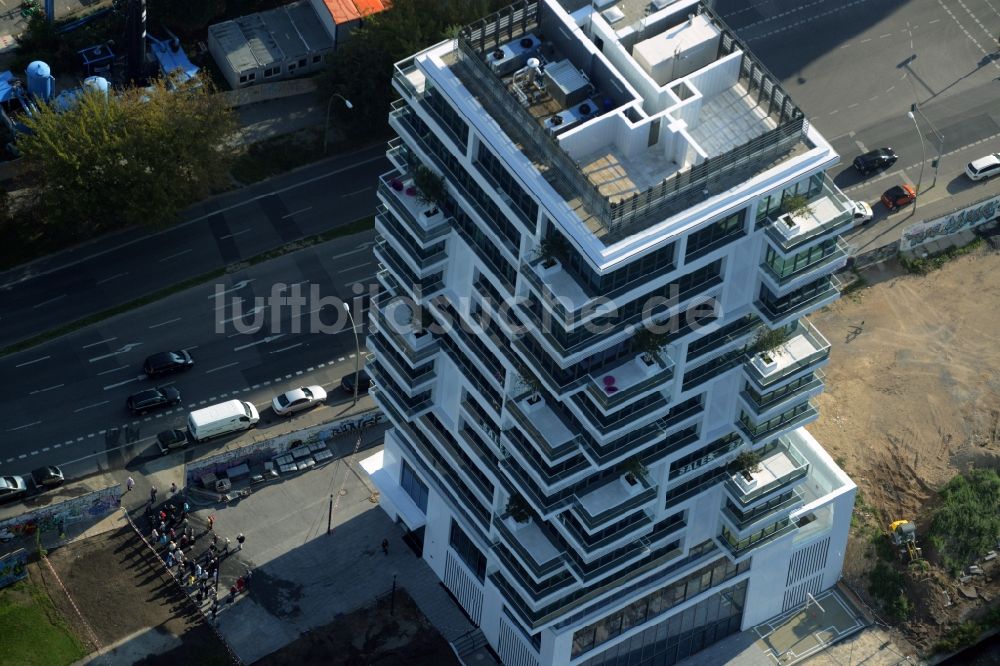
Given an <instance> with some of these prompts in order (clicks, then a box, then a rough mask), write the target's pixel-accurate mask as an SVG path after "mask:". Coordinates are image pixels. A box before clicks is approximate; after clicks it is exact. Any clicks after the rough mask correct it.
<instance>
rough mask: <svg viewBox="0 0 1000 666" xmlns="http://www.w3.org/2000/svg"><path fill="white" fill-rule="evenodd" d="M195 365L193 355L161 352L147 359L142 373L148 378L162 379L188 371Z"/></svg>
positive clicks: (181, 351) (180, 352) (181, 352)
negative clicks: (165, 376)
mask: <svg viewBox="0 0 1000 666" xmlns="http://www.w3.org/2000/svg"><path fill="white" fill-rule="evenodd" d="M193 365H194V359H193V358H191V354H190V353H188V352H186V351H184V350H183V349H181V350H180V351H168V352H160V353H159V354H153V355H152V356H150V357H149V358H147V359H146V360H145V361H144V362H143V364H142V371H143V372H145V373H146V376H147V377H162V376H163V375H169V374H172V373H174V372H180V371H181V370H187V369H188V368H190V367H192V366H193Z"/></svg>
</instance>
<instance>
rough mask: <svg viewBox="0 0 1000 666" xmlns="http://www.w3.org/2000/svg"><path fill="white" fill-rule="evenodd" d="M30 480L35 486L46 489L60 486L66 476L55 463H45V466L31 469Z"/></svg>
mask: <svg viewBox="0 0 1000 666" xmlns="http://www.w3.org/2000/svg"><path fill="white" fill-rule="evenodd" d="M31 480H32V481H34V482H35V485H36V486H37V487H39V488H41V489H43V490H47V489H49V488H55V487H56V486H61V485H62V484H63V482H64V481H65V480H66V477H65V476H63V473H62V470H61V469H59V468H58V467H56V466H55V465H46V466H45V467H39V468H38V469H33V470H31Z"/></svg>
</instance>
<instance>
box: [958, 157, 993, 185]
mask: <svg viewBox="0 0 1000 666" xmlns="http://www.w3.org/2000/svg"><path fill="white" fill-rule="evenodd" d="M998 173H1000V153H992V154H991V155H987V156H986V157H980V158H979V159H978V160H972V161H971V162H969V163H968V164H966V165H965V175H966V176H968V177H969V178H970V179H971V180H983V179H985V178H989V177H990V176H995V175H997V174H998Z"/></svg>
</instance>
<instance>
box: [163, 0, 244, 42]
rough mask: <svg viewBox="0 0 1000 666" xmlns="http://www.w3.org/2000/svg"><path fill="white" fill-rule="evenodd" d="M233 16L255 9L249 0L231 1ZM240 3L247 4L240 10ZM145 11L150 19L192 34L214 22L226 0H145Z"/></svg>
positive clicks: (166, 26) (222, 11) (222, 9)
mask: <svg viewBox="0 0 1000 666" xmlns="http://www.w3.org/2000/svg"><path fill="white" fill-rule="evenodd" d="M232 4H233V5H234V9H238V10H241V11H236V12H230V14H231V15H233V16H239V15H240V14H244V13H252V12H254V11H256V9H254V7H253V4H254V3H249V2H244V3H240V2H235V3H232ZM240 5H247V7H245V10H246V11H242V9H244V8H242V7H240ZM147 11H148V14H149V18H150V21H152V22H153V23H154V24H159V25H160V26H163V27H165V28H169V29H170V30H172V31H174V32H177V33H180V34H182V35H186V36H193V34H194V33H197V32H201V31H203V30H204V29H205V28H207V27H208V25H209V24H211V23H214V22H215V20H216V19H217V18H220V17H221V16H222V15H223V13H225V12H226V0H147Z"/></svg>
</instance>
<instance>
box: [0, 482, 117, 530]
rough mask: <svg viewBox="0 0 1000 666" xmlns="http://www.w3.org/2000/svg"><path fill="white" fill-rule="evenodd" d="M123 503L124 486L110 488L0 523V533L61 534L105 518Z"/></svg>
mask: <svg viewBox="0 0 1000 666" xmlns="http://www.w3.org/2000/svg"><path fill="white" fill-rule="evenodd" d="M121 502H122V491H121V486H117V485H115V486H108V487H107V488H102V489H100V490H95V491H94V492H91V493H87V494H86V495H80V496H79V497H73V498H70V499H67V500H65V501H62V502H59V503H58V504H51V505H49V506H47V507H45V508H44V509H37V510H35V511H29V512H27V513H22V514H21V515H19V516H14V517H13V518H8V519H7V520H5V521H0V532H3V531H6V532H9V533H10V534H12V535H14V536H15V537H17V536H30V535H32V534H34V533H35V532H36V531H41V532H43V533H44V532H58V533H59V534H62V533H63V531H64V530H65V528H66V526H67V525H72V524H73V523H78V522H81V521H85V520H95V519H98V518H102V517H103V516H106V515H107V514H109V513H111V512H112V511H114V510H115V509H117V508H118V507H119V506H121Z"/></svg>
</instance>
